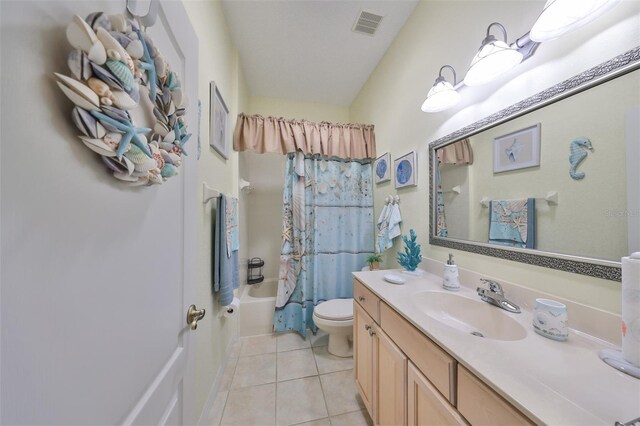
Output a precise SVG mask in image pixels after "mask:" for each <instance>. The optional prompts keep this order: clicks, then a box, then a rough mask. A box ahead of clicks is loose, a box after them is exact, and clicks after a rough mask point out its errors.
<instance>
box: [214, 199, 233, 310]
mask: <svg viewBox="0 0 640 426" xmlns="http://www.w3.org/2000/svg"><path fill="white" fill-rule="evenodd" d="M225 213H226V200H225V197H224V196H220V197H218V199H217V203H216V212H215V217H214V222H215V223H214V225H213V229H214V232H213V291H214V292H219V293H220V297H219V299H218V303H220V304H221V305H222V306H227V305H229V304H230V303H231V302H232V301H233V290H234V289H236V288H238V286H239V284H240V278H239V272H238V252H237V251H232V252H231V256H227V232H226V220H225V215H226V214H225Z"/></svg>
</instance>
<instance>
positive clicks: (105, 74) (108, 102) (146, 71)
mask: <svg viewBox="0 0 640 426" xmlns="http://www.w3.org/2000/svg"><path fill="white" fill-rule="evenodd" d="M67 39H68V40H69V43H70V44H71V45H72V46H73V47H74V48H75V49H76V50H74V51H72V52H71V53H70V54H69V58H68V61H67V62H68V65H69V69H70V70H71V73H72V74H73V77H75V79H74V78H71V77H67V76H65V75H62V74H59V73H54V74H55V76H56V77H57V78H58V82H57V83H58V86H60V89H61V90H62V92H63V93H64V94H65V95H66V96H67V97H68V98H69V99H70V100H71V101H72V102H73V103H74V104H75V108H73V111H72V112H71V117H72V119H73V123H74V124H75V125H76V127H78V129H79V130H80V132H82V135H81V136H80V140H81V141H82V142H83V143H84V144H85V145H86V146H87V147H88V148H89V149H91V150H92V151H94V152H96V153H98V154H100V156H101V158H102V161H103V162H104V163H105V164H106V165H107V167H108V168H109V170H110V171H112V172H113V176H114V177H115V178H117V179H119V180H121V181H125V182H127V183H128V184H129V185H132V186H139V185H151V184H160V183H162V182H163V181H165V180H167V179H168V178H170V177H172V176H174V175H176V174H178V168H179V167H180V165H181V163H182V156H183V155H187V153H186V152H185V151H184V144H185V143H186V142H187V140H189V137H191V134H190V133H187V131H186V130H187V129H186V126H185V123H184V114H185V105H186V104H187V99H186V96H185V95H184V94H183V92H182V88H181V86H180V80H179V78H178V76H177V74H176V73H175V72H173V71H171V69H170V67H169V64H167V62H166V61H165V60H164V58H163V57H162V55H161V54H160V52H159V51H158V49H157V48H156V47H155V46H154V45H153V42H152V41H151V39H150V38H149V36H148V35H147V34H146V33H145V32H143V31H142V30H141V27H140V25H139V24H138V23H137V22H135V21H133V20H130V19H127V18H125V17H124V16H123V15H106V14H104V13H102V12H95V13H92V14H91V15H89V16H88V17H87V19H86V20H84V19H82V18H81V17H80V16H78V15H75V16H74V17H73V20H72V22H71V24H69V26H68V27H67ZM145 91H146V92H148V95H149V99H150V100H151V104H152V105H153V116H154V117H155V119H156V122H155V124H154V127H153V129H149V128H145V127H136V125H135V124H134V122H133V119H132V116H131V114H130V112H131V111H132V110H133V109H135V108H140V107H143V103H141V102H140V101H141V99H140V97H141V92H142V94H143V95H144V92H145ZM149 134H150V137H149V139H147V136H148V135H149Z"/></svg>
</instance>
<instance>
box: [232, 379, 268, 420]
mask: <svg viewBox="0 0 640 426" xmlns="http://www.w3.org/2000/svg"><path fill="white" fill-rule="evenodd" d="M275 421H276V385H275V383H271V384H267V385H260V386H250V387H246V388H241V389H233V390H231V391H229V395H228V396H227V404H226V406H225V408H224V413H223V414H222V422H221V423H220V424H221V425H238V426H247V425H274V424H275Z"/></svg>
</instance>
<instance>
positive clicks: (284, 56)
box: [223, 0, 417, 106]
mask: <svg viewBox="0 0 640 426" xmlns="http://www.w3.org/2000/svg"><path fill="white" fill-rule="evenodd" d="M416 5H417V0H384V1H370V0H367V1H363V0H360V1H356V0H353V1H352V0H339V1H335V0H279V1H274V0H223V7H224V13H225V16H226V19H227V23H228V25H229V30H230V32H231V37H232V39H233V43H234V44H235V46H236V47H237V48H238V51H239V53H240V61H241V64H242V69H243V71H244V76H245V79H246V82H247V85H248V88H249V92H250V94H251V95H252V96H266V97H274V98H283V99H292V100H297V101H306V102H318V103H325V104H334V105H342V106H348V105H350V104H351V102H352V101H353V99H354V98H355V97H356V95H357V94H358V92H359V91H360V89H361V88H362V86H363V84H364V83H365V82H366V81H367V79H368V78H369V75H370V74H371V72H372V71H373V70H374V68H375V67H376V65H377V64H378V61H380V59H381V58H382V56H383V55H384V52H385V51H386V50H387V49H388V48H389V46H390V45H391V42H392V41H393V39H394V38H395V37H396V35H397V34H398V32H399V31H400V28H402V26H403V25H404V23H405V21H406V20H407V18H408V17H409V15H411V12H413V10H414V8H415V7H416ZM363 9H364V10H367V11H370V12H373V13H376V14H379V15H383V16H384V18H383V19H382V22H381V23H380V26H379V27H378V30H377V32H376V34H375V35H374V36H368V35H363V34H358V33H354V32H352V31H351V28H352V27H353V24H354V23H355V20H356V18H357V17H358V15H359V13H360V11H361V10H363Z"/></svg>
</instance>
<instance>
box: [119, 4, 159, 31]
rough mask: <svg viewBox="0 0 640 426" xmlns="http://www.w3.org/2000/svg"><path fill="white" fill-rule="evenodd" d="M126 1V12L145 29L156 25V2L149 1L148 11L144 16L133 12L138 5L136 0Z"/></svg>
mask: <svg viewBox="0 0 640 426" xmlns="http://www.w3.org/2000/svg"><path fill="white" fill-rule="evenodd" d="M126 1H127V12H129V14H130V15H131V16H132V17H134V18H135V19H137V20H138V22H140V23H142V25H144V26H145V27H146V28H149V27H151V26H153V24H155V23H156V19H157V18H158V0H150V1H149V11H148V12H147V14H146V15H144V16H139V15H136V14H135V13H134V12H133V11H134V9H135V7H136V4H137V3H138V0H126Z"/></svg>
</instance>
